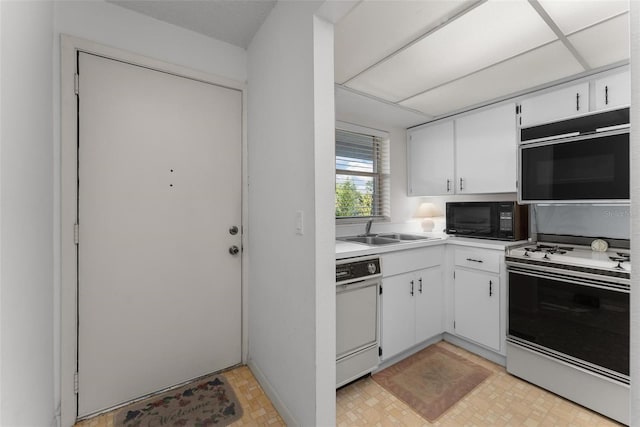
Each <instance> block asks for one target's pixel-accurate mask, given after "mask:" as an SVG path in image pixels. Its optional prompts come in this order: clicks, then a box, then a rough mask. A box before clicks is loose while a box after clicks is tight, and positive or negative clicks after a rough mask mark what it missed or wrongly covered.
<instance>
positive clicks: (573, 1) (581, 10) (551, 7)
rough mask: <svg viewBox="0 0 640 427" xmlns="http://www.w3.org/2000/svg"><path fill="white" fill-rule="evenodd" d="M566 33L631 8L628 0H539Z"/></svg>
mask: <svg viewBox="0 0 640 427" xmlns="http://www.w3.org/2000/svg"><path fill="white" fill-rule="evenodd" d="M538 1H539V2H540V4H541V5H542V7H543V8H544V9H545V10H546V11H547V13H548V14H549V16H550V17H551V19H553V22H555V23H556V25H557V26H558V27H559V28H560V30H561V31H562V32H563V33H564V34H570V33H573V32H575V31H578V30H581V29H583V28H585V27H588V26H590V25H593V24H596V23H598V22H601V21H604V20H605V19H608V18H611V17H612V16H615V15H618V14H620V13H623V12H626V11H628V10H629V1H628V0H606V1H605V0H590V1H585V0H562V1H558V0H538Z"/></svg>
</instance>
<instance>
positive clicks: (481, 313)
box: [453, 249, 502, 352]
mask: <svg viewBox="0 0 640 427" xmlns="http://www.w3.org/2000/svg"><path fill="white" fill-rule="evenodd" d="M500 260H501V253H499V252H496V251H490V250H486V251H483V250H480V249H474V250H469V249H456V254H455V268H454V296H453V308H454V331H455V334H456V335H459V336H461V337H464V338H467V339H469V340H471V341H474V342H476V343H478V344H481V345H483V346H486V347H489V348H491V349H493V350H496V351H498V352H500V351H501V342H502V333H501V329H500V312H501V305H500V298H501V295H500V293H501V292H500V274H499V273H500V265H501V262H500Z"/></svg>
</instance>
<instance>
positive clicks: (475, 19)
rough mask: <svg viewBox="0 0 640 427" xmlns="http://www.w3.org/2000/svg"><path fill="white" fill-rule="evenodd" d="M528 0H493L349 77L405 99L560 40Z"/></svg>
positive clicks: (359, 85) (355, 84) (364, 87)
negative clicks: (362, 71)
mask: <svg viewBox="0 0 640 427" xmlns="http://www.w3.org/2000/svg"><path fill="white" fill-rule="evenodd" d="M555 39H556V36H555V34H554V33H553V31H552V30H551V29H550V28H549V27H548V26H547V25H546V23H545V22H544V21H543V20H542V18H541V17H540V15H538V13H537V12H536V11H535V10H534V9H533V8H532V7H531V6H530V5H529V3H528V2H526V1H489V2H487V3H484V4H482V5H481V6H478V7H476V8H474V9H473V10H471V11H470V12H468V13H466V14H465V15H463V16H461V17H460V18H458V19H456V20H455V21H453V22H451V23H449V24H448V25H446V26H445V27H443V28H441V29H439V30H437V31H435V32H433V33H432V34H430V35H429V36H428V37H426V38H424V39H423V40H421V41H419V42H417V43H415V44H414V45H412V46H410V47H409V48H407V49H405V50H404V51H402V52H400V53H398V54H397V55H395V56H393V57H392V58H390V59H389V60H387V61H385V62H383V63H381V64H379V65H377V66H376V67H374V68H371V69H370V70H368V71H366V72H365V73H362V74H361V75H359V76H358V77H356V78H355V79H353V80H351V81H349V82H347V84H346V85H347V86H349V87H351V88H354V89H356V90H359V91H362V92H366V93H370V94H373V95H375V96H377V97H380V98H383V99H387V100H391V101H399V100H402V99H405V98H408V97H410V96H413V95H415V94H416V93H419V92H422V91H424V90H427V89H430V88H433V87H435V86H438V85H440V84H443V83H446V82H449V81H451V80H453V79H456V78H459V77H462V76H465V75H467V74H469V73H472V72H475V71H477V70H479V69H481V68H484V67H487V66H490V65H492V64H494V63H496V62H499V61H502V60H505V59H507V58H510V57H512V56H514V55H517V54H520V53H523V52H525V51H527V50H530V49H533V48H535V47H538V46H541V45H542V44H544V43H547V42H549V41H552V40H555Z"/></svg>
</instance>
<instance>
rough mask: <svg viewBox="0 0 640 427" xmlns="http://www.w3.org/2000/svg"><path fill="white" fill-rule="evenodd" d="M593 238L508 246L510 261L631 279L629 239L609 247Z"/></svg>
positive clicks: (602, 241) (508, 258) (604, 242)
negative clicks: (577, 242)
mask: <svg viewBox="0 0 640 427" xmlns="http://www.w3.org/2000/svg"><path fill="white" fill-rule="evenodd" d="M593 242H594V243H593V245H589V246H585V245H575V244H567V243H556V242H537V243H529V244H525V245H522V246H514V247H510V248H508V250H507V261H509V262H511V263H512V264H513V263H522V264H528V265H533V266H540V267H549V268H554V269H559V270H567V271H568V272H576V273H577V274H579V273H588V274H592V275H595V276H596V277H597V276H598V275H602V276H608V277H619V278H621V279H627V280H628V279H629V278H630V275H631V253H630V251H629V249H628V242H627V244H626V246H627V247H626V248H607V246H608V244H607V243H606V241H604V240H601V239H595V240H594V241H593ZM623 244H624V243H623ZM592 246H594V247H592ZM594 248H595V249H594ZM605 248H606V249H605ZM569 274H571V273H569Z"/></svg>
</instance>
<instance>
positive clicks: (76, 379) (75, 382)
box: [73, 372, 79, 394]
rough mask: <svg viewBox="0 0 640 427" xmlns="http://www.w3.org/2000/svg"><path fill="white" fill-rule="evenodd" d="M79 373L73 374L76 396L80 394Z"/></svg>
mask: <svg viewBox="0 0 640 427" xmlns="http://www.w3.org/2000/svg"><path fill="white" fill-rule="evenodd" d="M78 382H79V381H78V373H77V372H74V373H73V392H74V393H75V394H78Z"/></svg>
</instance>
